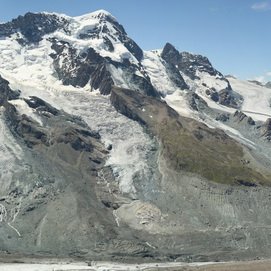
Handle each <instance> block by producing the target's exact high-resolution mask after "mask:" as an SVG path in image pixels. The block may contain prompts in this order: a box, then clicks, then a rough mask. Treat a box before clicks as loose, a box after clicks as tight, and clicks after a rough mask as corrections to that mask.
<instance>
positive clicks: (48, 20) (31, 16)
mask: <svg viewBox="0 0 271 271" xmlns="http://www.w3.org/2000/svg"><path fill="white" fill-rule="evenodd" d="M67 24H68V21H67V20H65V19H64V18H60V17H58V16H57V15H54V14H43V13H31V12H29V13H26V14H25V15H24V16H19V17H18V18H17V19H14V20H12V21H11V22H8V23H5V24H0V37H1V36H2V37H8V36H10V35H12V34H14V33H17V32H20V33H21V34H22V35H23V39H18V42H19V43H21V44H25V43H36V42H39V41H41V40H42V37H43V36H44V35H46V34H49V33H52V32H54V31H56V30H57V29H58V28H62V29H64V30H65V28H66V26H67Z"/></svg>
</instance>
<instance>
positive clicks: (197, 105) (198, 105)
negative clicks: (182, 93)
mask: <svg viewBox="0 0 271 271" xmlns="http://www.w3.org/2000/svg"><path fill="white" fill-rule="evenodd" d="M187 97H188V103H189V106H190V107H191V108H192V109H193V110H196V111H200V110H203V109H205V108H207V107H208V105H207V103H206V102H205V101H204V100H203V99H202V98H201V97H200V96H199V95H198V94H196V93H189V94H188V96H187Z"/></svg>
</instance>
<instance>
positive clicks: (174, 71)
mask: <svg viewBox="0 0 271 271" xmlns="http://www.w3.org/2000/svg"><path fill="white" fill-rule="evenodd" d="M161 57H162V59H164V60H165V62H166V64H165V67H166V71H167V73H168V75H169V78H170V79H171V81H172V82H173V83H174V84H175V85H176V87H178V88H181V89H188V86H187V84H186V83H185V81H184V79H183V77H182V76H181V74H180V72H179V70H178V68H177V67H178V63H179V62H180V59H181V57H180V53H179V52H178V51H177V49H176V48H175V47H174V46H173V45H171V44H170V43H167V44H166V45H165V47H164V49H163V51H162V53H161Z"/></svg>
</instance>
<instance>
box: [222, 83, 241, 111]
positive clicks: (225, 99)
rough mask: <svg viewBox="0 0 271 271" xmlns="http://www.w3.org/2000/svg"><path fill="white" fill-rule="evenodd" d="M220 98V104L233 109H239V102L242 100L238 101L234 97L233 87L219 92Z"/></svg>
mask: <svg viewBox="0 0 271 271" xmlns="http://www.w3.org/2000/svg"><path fill="white" fill-rule="evenodd" d="M218 97H219V99H218V102H219V103H220V104H222V105H225V106H229V107H233V108H238V106H239V105H238V102H237V101H238V100H240V99H241V98H239V99H237V98H236V97H235V96H234V94H233V91H232V89H231V87H230V88H226V89H222V90H220V91H219V92H218Z"/></svg>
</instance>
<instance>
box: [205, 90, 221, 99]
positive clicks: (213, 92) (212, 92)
mask: <svg viewBox="0 0 271 271" xmlns="http://www.w3.org/2000/svg"><path fill="white" fill-rule="evenodd" d="M205 92H206V94H207V95H208V96H210V98H211V99H212V100H213V101H214V102H218V101H219V94H218V92H217V91H216V89H215V88H211V89H207V90H206V91H205Z"/></svg>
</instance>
